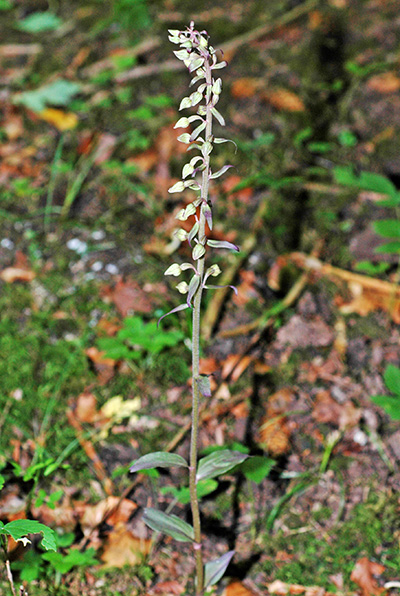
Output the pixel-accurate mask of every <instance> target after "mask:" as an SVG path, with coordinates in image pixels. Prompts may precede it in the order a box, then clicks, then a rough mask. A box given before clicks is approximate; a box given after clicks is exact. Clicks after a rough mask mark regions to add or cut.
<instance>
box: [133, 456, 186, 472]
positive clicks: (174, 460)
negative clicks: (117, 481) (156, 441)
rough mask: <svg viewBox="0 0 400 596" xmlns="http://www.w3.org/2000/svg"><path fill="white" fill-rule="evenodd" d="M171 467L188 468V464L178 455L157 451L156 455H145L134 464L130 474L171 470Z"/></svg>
mask: <svg viewBox="0 0 400 596" xmlns="http://www.w3.org/2000/svg"><path fill="white" fill-rule="evenodd" d="M171 466H181V467H183V468H187V467H188V464H187V462H186V461H185V460H184V459H183V457H181V456H180V455H178V454H177V453H166V452H164V451H155V452H154V453H148V454H147V455H143V456H142V457H139V459H137V460H136V461H135V462H133V464H132V466H131V468H130V472H132V473H133V472H139V471H140V470H150V469H152V468H170V467H171Z"/></svg>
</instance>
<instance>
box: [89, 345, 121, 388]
mask: <svg viewBox="0 0 400 596" xmlns="http://www.w3.org/2000/svg"><path fill="white" fill-rule="evenodd" d="M85 354H86V356H87V357H88V358H89V360H91V362H92V363H93V366H94V368H95V371H96V373H97V380H98V382H99V383H100V385H105V384H106V383H108V381H110V380H111V379H112V378H113V376H114V374H115V365H116V360H113V359H112V358H106V357H105V356H104V354H105V352H103V351H101V350H99V349H98V348H96V347H95V346H92V347H91V348H88V349H87V350H85Z"/></svg>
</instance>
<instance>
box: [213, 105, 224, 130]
mask: <svg viewBox="0 0 400 596" xmlns="http://www.w3.org/2000/svg"><path fill="white" fill-rule="evenodd" d="M211 113H212V115H213V116H214V117H215V118H216V119H217V120H218V122H219V123H220V125H221V126H225V120H224V117H223V116H222V114H220V113H219V112H218V110H217V108H211Z"/></svg>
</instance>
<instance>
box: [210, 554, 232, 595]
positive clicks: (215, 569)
mask: <svg viewBox="0 0 400 596" xmlns="http://www.w3.org/2000/svg"><path fill="white" fill-rule="evenodd" d="M234 554H235V551H234V550H230V551H229V552H227V553H225V554H224V555H222V557H218V559H215V560H214V561H208V563H206V564H205V565H204V587H205V588H206V589H207V588H209V587H210V586H213V585H214V584H216V583H217V582H219V580H220V579H221V577H222V576H223V575H224V573H225V571H226V569H227V567H228V565H229V563H230V562H231V559H232V557H233V555H234Z"/></svg>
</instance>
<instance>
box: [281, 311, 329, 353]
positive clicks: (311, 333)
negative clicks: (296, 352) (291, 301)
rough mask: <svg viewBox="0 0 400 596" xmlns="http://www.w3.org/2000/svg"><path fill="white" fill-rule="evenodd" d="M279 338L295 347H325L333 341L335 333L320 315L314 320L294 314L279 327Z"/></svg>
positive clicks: (283, 342)
mask: <svg viewBox="0 0 400 596" xmlns="http://www.w3.org/2000/svg"><path fill="white" fill-rule="evenodd" d="M277 339H278V341H279V342H280V343H281V344H288V345H290V346H292V347H293V348H308V347H310V346H312V347H325V346H329V345H330V344H331V343H333V340H334V334H333V331H332V329H331V328H330V327H329V326H328V325H327V324H326V323H325V322H324V321H323V320H322V318H321V317H320V316H319V315H317V316H315V317H314V318H313V319H312V320H307V319H305V318H304V317H302V316H301V315H293V316H292V318H291V319H289V321H288V323H286V325H284V326H283V327H281V328H280V329H279V331H278V333H277Z"/></svg>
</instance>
